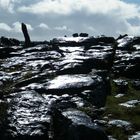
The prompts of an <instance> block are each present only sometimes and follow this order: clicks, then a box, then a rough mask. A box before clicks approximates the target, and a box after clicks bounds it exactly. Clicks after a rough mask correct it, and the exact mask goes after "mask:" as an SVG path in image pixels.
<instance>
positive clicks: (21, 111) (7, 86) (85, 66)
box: [0, 35, 140, 140]
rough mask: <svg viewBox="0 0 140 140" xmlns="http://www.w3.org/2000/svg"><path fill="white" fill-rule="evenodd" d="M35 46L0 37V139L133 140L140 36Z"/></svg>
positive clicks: (137, 139) (139, 104)
mask: <svg viewBox="0 0 140 140" xmlns="http://www.w3.org/2000/svg"><path fill="white" fill-rule="evenodd" d="M8 41H9V42H8ZM11 42H12V43H13V44H12V45H11V44H10V43H11ZM35 44H36V45H34V46H33V47H29V48H26V46H23V45H22V44H21V42H18V41H17V40H12V39H7V40H4V38H1V43H0V46H1V47H0V138H1V140H9V139H10V140H12V139H13V140H24V139H26V140H31V139H32V138H33V139H35V140H38V139H39V138H40V139H41V140H92V139H96V140H140V119H139V118H140V38H139V37H132V36H127V35H125V36H120V37H119V38H118V39H114V38H112V37H104V36H101V37H71V38H69V37H64V38H56V39H53V40H51V41H50V42H43V43H41V42H40V43H35Z"/></svg>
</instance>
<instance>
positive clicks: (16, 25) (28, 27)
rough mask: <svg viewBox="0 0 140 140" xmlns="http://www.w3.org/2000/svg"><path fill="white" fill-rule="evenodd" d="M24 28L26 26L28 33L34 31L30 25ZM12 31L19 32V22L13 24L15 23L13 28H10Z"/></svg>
mask: <svg viewBox="0 0 140 140" xmlns="http://www.w3.org/2000/svg"><path fill="white" fill-rule="evenodd" d="M26 26H27V29H28V30H29V31H33V30H34V29H33V27H32V26H31V25H30V24H26ZM12 30H13V31H14V32H21V23H20V22H15V23H13V28H12Z"/></svg>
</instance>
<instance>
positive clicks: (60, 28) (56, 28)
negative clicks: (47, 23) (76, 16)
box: [54, 25, 68, 31]
mask: <svg viewBox="0 0 140 140" xmlns="http://www.w3.org/2000/svg"><path fill="white" fill-rule="evenodd" d="M54 29H55V30H59V31H63V30H68V27H67V26H65V25H63V26H57V27H54Z"/></svg>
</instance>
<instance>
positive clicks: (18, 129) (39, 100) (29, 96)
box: [7, 91, 54, 139]
mask: <svg viewBox="0 0 140 140" xmlns="http://www.w3.org/2000/svg"><path fill="white" fill-rule="evenodd" d="M52 100H54V99H53V98H52ZM9 101H10V104H12V105H11V107H10V108H9V110H8V116H9V117H8V120H9V129H8V131H9V132H10V135H11V137H15V138H19V139H24V138H30V139H31V138H32V137H33V138H46V139H48V130H49V123H50V115H49V111H50V103H51V98H47V97H46V96H44V97H43V96H41V95H39V94H37V93H36V92H34V91H24V92H21V93H14V94H12V95H11V97H10V98H9V99H8V102H9ZM7 133H8V132H7Z"/></svg>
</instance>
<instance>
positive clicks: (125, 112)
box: [104, 79, 140, 140]
mask: <svg viewBox="0 0 140 140" xmlns="http://www.w3.org/2000/svg"><path fill="white" fill-rule="evenodd" d="M127 80H128V79H127ZM111 87H112V95H110V96H108V97H107V103H106V111H105V113H104V116H108V119H107V121H109V120H111V119H119V120H125V121H128V122H131V123H132V130H129V131H126V130H125V129H123V128H117V127H115V126H113V127H108V128H106V132H107V134H108V135H112V136H113V137H114V138H116V139H117V140H127V139H128V135H132V134H133V133H134V132H135V131H140V105H137V106H136V107H134V108H133V107H132V108H128V107H124V106H120V105H119V104H120V103H124V102H127V101H130V100H138V99H140V91H138V90H135V89H134V88H132V86H131V83H130V81H129V80H128V90H127V93H126V94H125V95H124V96H122V97H119V98H116V97H115V95H116V94H118V93H117V91H118V89H117V87H116V86H115V84H114V83H113V81H111Z"/></svg>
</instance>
